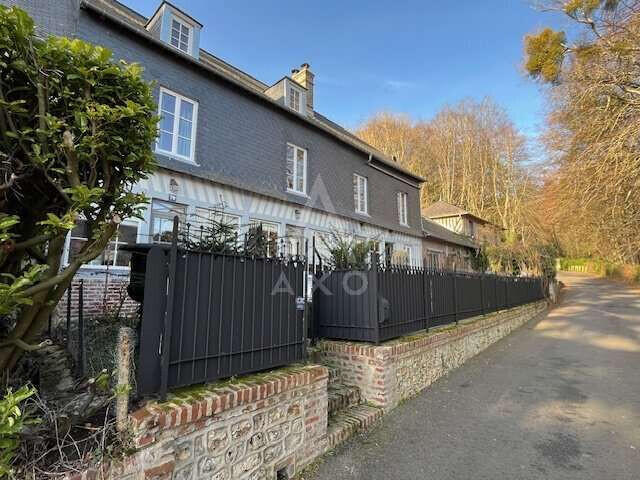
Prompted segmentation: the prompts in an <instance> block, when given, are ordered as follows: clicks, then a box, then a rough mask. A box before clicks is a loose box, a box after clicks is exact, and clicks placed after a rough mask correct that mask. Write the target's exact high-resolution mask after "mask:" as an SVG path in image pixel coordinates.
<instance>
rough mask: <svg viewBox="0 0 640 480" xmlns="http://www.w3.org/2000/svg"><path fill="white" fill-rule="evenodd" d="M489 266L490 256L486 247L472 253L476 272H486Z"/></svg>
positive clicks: (472, 263)
mask: <svg viewBox="0 0 640 480" xmlns="http://www.w3.org/2000/svg"><path fill="white" fill-rule="evenodd" d="M489 266H490V263H489V257H488V256H487V252H486V249H485V248H484V247H480V248H479V249H478V250H476V251H475V252H473V253H472V254H471V268H473V269H474V270H475V271H476V272H486V271H487V270H488V269H489Z"/></svg>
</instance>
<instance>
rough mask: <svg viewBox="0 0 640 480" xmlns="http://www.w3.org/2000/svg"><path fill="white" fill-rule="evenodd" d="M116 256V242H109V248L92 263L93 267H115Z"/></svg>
mask: <svg viewBox="0 0 640 480" xmlns="http://www.w3.org/2000/svg"><path fill="white" fill-rule="evenodd" d="M115 256H116V244H115V242H109V245H107V248H105V249H104V251H103V252H102V255H100V256H99V257H98V258H96V259H95V260H92V261H91V265H109V266H112V265H113V260H114V259H115Z"/></svg>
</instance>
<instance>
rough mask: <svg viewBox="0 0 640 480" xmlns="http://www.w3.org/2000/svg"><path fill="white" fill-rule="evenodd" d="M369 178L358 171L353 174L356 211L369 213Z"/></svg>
mask: <svg viewBox="0 0 640 480" xmlns="http://www.w3.org/2000/svg"><path fill="white" fill-rule="evenodd" d="M367 200H368V199H367V178H366V177H363V176H361V175H358V174H357V173H354V174H353V202H354V204H355V207H356V213H364V214H368V213H369V206H368V201H367Z"/></svg>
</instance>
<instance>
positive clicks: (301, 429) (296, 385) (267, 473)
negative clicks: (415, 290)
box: [67, 365, 328, 480]
mask: <svg viewBox="0 0 640 480" xmlns="http://www.w3.org/2000/svg"><path fill="white" fill-rule="evenodd" d="M327 379H328V372H327V369H326V367H322V366H319V365H310V366H306V367H298V368H285V369H281V370H280V371H274V372H272V373H268V374H259V375H254V376H251V377H245V378H244V379H241V380H240V381H237V382H233V383H229V384H227V385H225V386H224V387H217V388H215V385H214V386H213V387H212V388H210V389H207V388H206V387H195V388H194V390H193V391H192V392H191V393H188V392H186V391H185V392H183V393H181V394H176V395H175V396H173V397H172V398H170V399H169V400H168V401H167V402H165V403H163V404H160V405H159V404H154V405H149V406H147V407H145V408H142V409H140V410H138V411H136V412H134V413H132V414H131V422H132V428H133V441H134V443H135V446H136V447H137V451H136V453H134V454H133V455H131V456H130V457H128V458H126V459H125V460H124V461H123V462H122V463H120V464H118V465H111V466H104V467H103V471H100V472H96V471H89V472H84V473H83V474H75V475H71V476H69V477H67V478H69V479H70V480H85V479H87V480H88V479H94V478H105V479H113V480H115V479H119V480H142V479H145V480H151V479H154V480H170V479H174V480H196V479H198V480H199V479H207V480H231V479H243V480H244V479H251V480H261V479H264V480H271V479H273V480H275V479H276V472H278V471H281V470H284V471H286V473H287V475H288V476H287V478H293V476H294V475H295V474H296V472H298V471H300V470H301V469H302V468H303V467H305V466H306V465H308V464H309V463H311V462H312V461H313V460H314V459H315V458H316V457H318V456H319V455H321V454H322V453H324V451H325V450H326V433H327Z"/></svg>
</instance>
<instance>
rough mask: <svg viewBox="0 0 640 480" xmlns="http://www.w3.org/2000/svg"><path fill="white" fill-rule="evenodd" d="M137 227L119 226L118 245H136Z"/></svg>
mask: <svg viewBox="0 0 640 480" xmlns="http://www.w3.org/2000/svg"><path fill="white" fill-rule="evenodd" d="M137 235H138V227H137V226H136V225H120V228H118V243H121V244H125V245H131V244H134V243H136V237H137Z"/></svg>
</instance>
